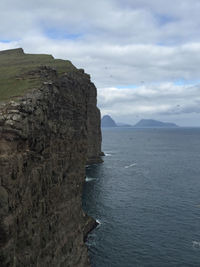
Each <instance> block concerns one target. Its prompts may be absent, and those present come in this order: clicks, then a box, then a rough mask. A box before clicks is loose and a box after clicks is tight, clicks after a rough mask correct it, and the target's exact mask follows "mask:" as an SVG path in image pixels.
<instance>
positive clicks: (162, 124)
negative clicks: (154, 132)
mask: <svg viewBox="0 0 200 267" xmlns="http://www.w3.org/2000/svg"><path fill="white" fill-rule="evenodd" d="M134 127H138V128H148V127H149V128H154V127H155V128H156V127H166V128H168V127H169V128H173V127H178V125H176V124H175V123H170V122H162V121H156V120H145V119H143V120H140V121H139V122H138V123H136V124H135V125H134Z"/></svg>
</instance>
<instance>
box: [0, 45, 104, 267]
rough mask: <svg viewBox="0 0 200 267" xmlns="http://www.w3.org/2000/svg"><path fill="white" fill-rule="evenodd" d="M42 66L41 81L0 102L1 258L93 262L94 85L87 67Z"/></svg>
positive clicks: (22, 266) (19, 262)
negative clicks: (87, 186) (87, 182)
mask: <svg viewBox="0 0 200 267" xmlns="http://www.w3.org/2000/svg"><path fill="white" fill-rule="evenodd" d="M20 51H21V50H20ZM20 51H19V52H20ZM36 74H37V75H41V77H42V80H43V81H44V82H43V84H42V86H41V87H39V88H36V89H31V90H29V91H28V92H27V93H26V94H25V95H24V96H23V97H20V98H18V99H17V101H7V102H5V103H2V104H1V105H0V261H1V264H0V265H1V266H2V267H4V266H7V267H9V266H17V267H27V266H38V267H45V266H56V267H57V266H70V267H72V266H73V267H74V266H77V267H86V266H90V263H89V259H88V253H87V247H86V245H85V244H84V240H85V238H86V236H87V234H88V232H89V231H90V230H91V229H93V228H94V227H95V226H96V222H95V220H94V219H92V218H90V217H89V216H88V215H86V214H85V213H84V212H83V210H82V200H81V197H82V187H83V183H84V177H85V164H86V162H89V163H91V162H92V163H93V162H95V163H96V162H101V161H102V160H101V157H100V155H101V130H100V112H99V110H98V109H97V107H96V88H95V86H94V85H93V84H92V83H91V82H90V79H89V75H87V74H84V72H83V71H80V72H79V71H77V72H76V73H65V75H62V76H59V75H57V73H56V72H55V70H52V69H51V68H45V67H42V68H40V69H37V70H35V71H34V70H33V72H29V75H33V76H34V75H36ZM45 77H46V78H45Z"/></svg>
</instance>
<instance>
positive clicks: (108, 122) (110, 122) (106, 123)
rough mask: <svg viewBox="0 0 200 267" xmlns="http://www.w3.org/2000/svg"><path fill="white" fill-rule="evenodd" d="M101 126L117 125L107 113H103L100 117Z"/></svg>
mask: <svg viewBox="0 0 200 267" xmlns="http://www.w3.org/2000/svg"><path fill="white" fill-rule="evenodd" d="M101 127H117V124H116V122H115V121H114V120H113V119H112V118H111V117H110V116H109V115H105V116H103V118H102V119H101Z"/></svg>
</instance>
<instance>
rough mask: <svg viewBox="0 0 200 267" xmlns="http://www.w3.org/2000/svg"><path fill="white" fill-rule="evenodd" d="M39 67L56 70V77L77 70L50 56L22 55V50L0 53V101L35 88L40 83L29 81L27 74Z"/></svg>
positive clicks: (36, 80)
mask: <svg viewBox="0 0 200 267" xmlns="http://www.w3.org/2000/svg"><path fill="white" fill-rule="evenodd" d="M41 66H48V67H51V68H54V69H56V70H57V72H58V75H62V74H64V73H66V72H74V71H76V70H77V69H76V68H75V67H74V66H73V65H72V63H71V62H70V61H68V60H61V59H54V58H53V57H52V56H51V55H43V54H39V55H37V54H24V52H23V50H22V49H20V48H19V49H12V50H5V51H1V52H0V101H6V100H8V99H12V98H15V97H19V96H22V95H24V94H25V93H26V92H27V90H29V89H32V88H37V87H39V86H40V85H41V83H42V81H41V80H40V79H38V78H35V79H32V78H31V79H30V75H27V73H28V72H29V71H31V70H34V69H37V68H38V67H41Z"/></svg>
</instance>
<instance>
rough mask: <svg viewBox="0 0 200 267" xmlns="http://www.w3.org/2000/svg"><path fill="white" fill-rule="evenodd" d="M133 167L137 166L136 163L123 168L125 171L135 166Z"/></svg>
mask: <svg viewBox="0 0 200 267" xmlns="http://www.w3.org/2000/svg"><path fill="white" fill-rule="evenodd" d="M135 165H137V163H132V164H130V165H127V166H125V167H124V168H125V169H128V168H130V167H133V166H135Z"/></svg>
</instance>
